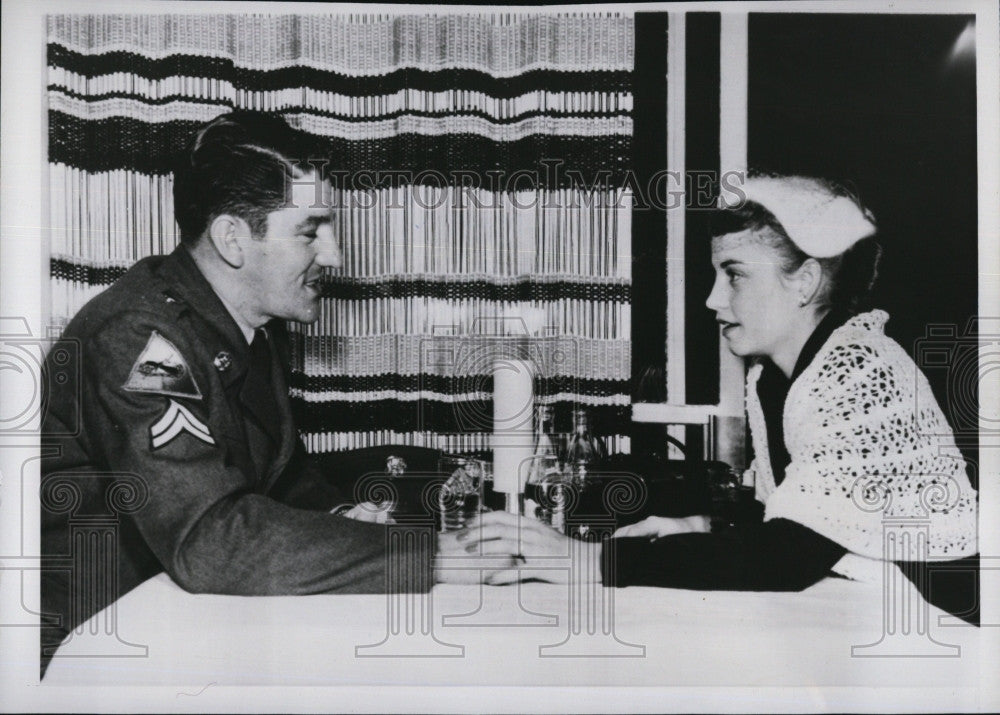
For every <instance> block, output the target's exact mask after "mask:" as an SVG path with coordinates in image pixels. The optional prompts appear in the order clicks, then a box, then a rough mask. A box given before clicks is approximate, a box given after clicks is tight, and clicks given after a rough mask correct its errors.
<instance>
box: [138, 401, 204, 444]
mask: <svg viewBox="0 0 1000 715" xmlns="http://www.w3.org/2000/svg"><path fill="white" fill-rule="evenodd" d="M182 432H187V433H188V434H190V435H191V436H193V437H196V438H197V439H200V440H201V441H202V442H205V443H206V444H213V445H214V444H215V439H214V438H213V437H212V433H211V432H210V431H209V430H208V425H206V424H205V423H204V422H202V421H201V420H199V419H198V418H197V417H195V416H194V414H193V413H192V412H191V410H189V409H188V408H186V407H185V406H184V405H182V404H180V403H179V402H176V401H174V400H171V401H170V404H169V405H168V406H167V411H166V412H165V413H164V414H163V417H161V418H160V419H158V420H157V421H156V422H154V423H153V425H152V426H151V427H150V428H149V436H150V438H151V439H152V444H153V449H159V448H160V447H162V446H163V445H165V444H167V443H169V442H170V441H171V440H173V439H174V437H177V436H178V435H179V434H181V433H182Z"/></svg>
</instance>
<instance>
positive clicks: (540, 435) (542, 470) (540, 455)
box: [528, 405, 559, 484]
mask: <svg viewBox="0 0 1000 715" xmlns="http://www.w3.org/2000/svg"><path fill="white" fill-rule="evenodd" d="M556 439H557V437H556V434H555V418H554V416H553V411H552V405H538V406H537V407H535V447H534V450H533V452H532V457H531V470H530V472H529V473H528V483H529V484H541V483H542V482H543V481H544V480H545V477H546V476H548V475H550V474H553V473H556V474H558V473H559V450H558V449H557V448H556Z"/></svg>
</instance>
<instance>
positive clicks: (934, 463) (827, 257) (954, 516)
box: [468, 177, 978, 613]
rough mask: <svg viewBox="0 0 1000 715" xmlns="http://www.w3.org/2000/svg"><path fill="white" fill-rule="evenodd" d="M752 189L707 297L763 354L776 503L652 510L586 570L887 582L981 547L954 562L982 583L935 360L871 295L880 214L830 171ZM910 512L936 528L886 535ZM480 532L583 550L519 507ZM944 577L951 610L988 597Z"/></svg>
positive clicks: (684, 579) (922, 580) (719, 234)
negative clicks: (906, 340)
mask: <svg viewBox="0 0 1000 715" xmlns="http://www.w3.org/2000/svg"><path fill="white" fill-rule="evenodd" d="M744 192H745V194H746V197H747V201H746V202H745V204H744V205H742V206H740V207H738V208H735V209H729V210H720V211H718V212H717V215H716V216H715V217H714V221H713V238H712V265H713V267H714V268H715V284H714V286H713V289H712V292H711V295H709V297H708V300H707V305H708V307H709V308H710V309H711V310H713V311H715V314H716V319H717V321H718V323H719V325H720V327H721V332H722V336H723V338H724V339H725V340H726V343H727V344H728V347H729V349H730V350H731V351H732V352H733V353H734V354H736V355H739V356H741V357H745V358H749V359H751V360H752V364H751V367H750V369H749V372H748V376H747V414H748V418H749V423H750V429H751V435H752V439H753V448H754V454H755V458H754V461H753V463H752V465H751V467H750V469H751V470H752V471H753V472H754V475H755V483H756V496H757V499H758V500H759V501H760V502H761V503H762V504H763V505H764V521H763V523H760V524H757V525H753V526H745V527H742V528H740V529H737V530H736V531H734V532H730V533H725V534H719V533H709V532H708V520H707V519H706V518H697V517H696V518H689V519H665V518H659V517H652V518H650V519H647V520H646V521H644V522H640V523H639V524H635V525H632V526H629V527H627V528H625V529H622V530H621V531H620V532H619V533H618V534H616V537H617V538H615V539H612V540H610V541H608V542H606V543H605V544H604V546H603V549H602V546H601V545H599V544H593V545H592V546H590V547H588V549H586V550H585V553H586V555H587V558H588V559H589V560H590V564H589V565H588V566H587V567H586V568H582V569H580V571H581V572H583V573H593V574H597V575H599V576H600V577H601V578H602V579H603V581H604V583H605V584H606V585H618V586H625V585H656V586H672V587H678V588H693V589H736V590H799V589H802V588H805V587H807V586H810V585H811V584H813V583H815V582H817V581H819V580H820V579H821V578H823V577H825V576H827V575H829V574H831V572H832V573H837V574H840V575H843V576H846V577H848V578H854V579H859V580H866V581H869V580H873V581H876V582H881V579H882V578H883V566H884V561H885V560H886V559H889V560H892V561H895V562H897V563H898V565H899V566H900V567H901V568H902V569H903V571H904V573H906V574H907V575H908V576H910V578H911V579H913V580H914V581H915V582H916V583H918V585H922V586H925V585H926V584H927V582H928V581H929V578H928V577H927V574H926V572H925V571H924V568H925V566H924V562H931V563H940V562H941V561H949V562H950V561H954V560H958V559H962V558H963V557H969V558H971V559H973V561H971V562H970V564H969V569H967V570H966V571H964V572H962V571H961V570H960V569H957V568H956V567H955V564H954V563H949V564H947V566H948V567H949V570H948V572H947V573H948V574H951V575H952V576H953V577H954V578H952V581H955V580H956V579H958V580H959V581H962V585H964V586H966V587H968V586H970V585H974V583H975V581H974V578H975V576H974V572H973V571H972V569H974V567H975V561H977V560H978V559H977V558H976V557H975V554H976V551H977V540H976V529H977V523H976V521H977V520H976V515H977V495H976V492H975V490H974V489H973V488H972V486H971V485H970V483H969V479H968V477H967V475H966V464H965V462H964V461H963V459H962V457H961V455H960V453H959V451H958V449H957V448H956V446H955V440H954V437H953V435H952V432H951V430H950V428H949V427H948V423H947V422H946V420H945V418H944V415H943V414H942V412H941V409H940V407H939V406H938V404H937V403H936V402H935V400H934V397H933V395H932V394H931V390H930V386H929V385H928V383H927V380H926V378H925V377H924V375H923V374H922V373H921V372H920V371H919V370H918V369H917V367H916V365H915V364H914V363H913V361H912V360H911V359H910V358H909V356H908V355H907V353H906V351H905V350H904V349H903V348H902V347H901V346H900V345H899V344H897V343H896V342H894V341H893V340H891V339H890V338H888V337H886V335H885V333H884V326H885V323H886V321H887V320H888V315H886V313H884V312H883V311H881V310H873V311H870V312H861V309H862V307H863V305H864V303H865V300H866V299H867V297H868V294H869V291H870V289H871V287H872V284H873V283H874V280H875V276H876V269H877V265H878V260H879V256H880V253H881V250H880V248H879V245H878V243H877V242H876V241H875V238H874V235H875V224H874V221H873V219H872V217H871V214H870V213H869V212H868V211H866V210H865V209H864V208H863V207H861V206H860V205H859V203H858V202H857V201H856V200H855V199H854V198H853V197H851V196H850V195H849V194H848V193H847V192H845V191H843V190H840V189H839V188H837V187H835V186H832V185H830V184H829V183H827V182H824V181H821V180H818V179H811V178H805V177H754V178H751V179H748V180H747V182H746V184H745V185H744ZM907 517H914V518H919V519H920V520H921V521H922V523H924V524H925V525H926V524H929V526H927V527H926V529H925V532H923V533H925V534H926V542H919V545H918V542H917V541H914V542H913V548H909V549H906V550H896V551H894V552H887V550H886V545H885V544H886V540H885V539H884V531H885V527H886V524H887V519H889V520H891V519H901V518H902V519H905V518H907ZM468 538H469V539H473V538H474V539H476V541H477V542H480V541H481V542H483V543H482V548H483V550H484V553H504V552H508V553H513V554H523V558H524V559H525V561H526V565H528V566H530V565H531V558H530V554H533V553H541V554H545V553H559V551H558V549H560V548H561V549H562V553H567V552H566V544H565V539H566V537H564V536H562V535H561V534H559V533H557V532H555V531H553V530H552V529H549V528H548V527H546V526H545V525H544V524H541V523H538V522H535V521H533V520H530V519H522V520H521V522H520V525H519V526H518V525H517V524H516V521H515V519H513V518H511V517H510V516H509V515H504V514H487V515H484V517H483V518H482V527H481V531H478V532H474V533H470V534H469V536H468ZM890 543H891V540H890ZM478 548H480V544H479V543H475V544H473V545H472V546H471V547H470V550H475V549H478ZM612 552H613V558H612ZM546 573H547V572H545V571H533V572H532V576H533V577H536V578H543V579H544V578H546V575H545V574H546ZM548 573H549V574H551V576H553V577H559V576H562V574H560V572H556V571H552V572H548ZM918 576H919V578H918ZM563 577H564V576H563ZM503 578H516V573H515V574H513V575H512V574H507V575H506V576H504V577H503ZM933 590H934V592H935V593H934V598H933V599H932V600H934V601H936V602H938V605H941V606H942V607H943V608H946V610H950V611H952V612H959V613H961V612H963V611H966V610H968V609H971V608H972V607H973V606H974V598H973V594H972V593H971V592H970V593H956V592H955V590H956V589H955V588H954V587H951V588H948V587H946V586H945V584H944V579H942V578H940V577H936V579H935V583H934V589H933ZM959 590H968V589H959ZM925 595H927V593H926V592H925ZM965 599H968V600H967V601H966V600H965Z"/></svg>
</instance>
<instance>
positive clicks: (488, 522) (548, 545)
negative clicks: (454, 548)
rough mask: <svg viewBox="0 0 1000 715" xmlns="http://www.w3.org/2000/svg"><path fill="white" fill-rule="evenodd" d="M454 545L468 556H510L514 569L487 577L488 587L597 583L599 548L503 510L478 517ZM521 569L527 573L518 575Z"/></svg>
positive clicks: (499, 571) (599, 569) (599, 560)
mask: <svg viewBox="0 0 1000 715" xmlns="http://www.w3.org/2000/svg"><path fill="white" fill-rule="evenodd" d="M456 538H457V540H458V542H459V543H461V544H465V550H466V552H467V553H470V554H481V555H482V556H483V557H510V558H511V559H512V560H513V561H514V563H513V566H514V568H512V569H507V570H498V571H496V572H495V573H492V574H489V575H488V576H487V577H486V579H485V582H486V583H488V584H491V585H500V584H507V583H514V582H516V581H520V580H521V579H522V578H533V579H538V580H541V581H549V582H550V583H567V582H568V581H569V580H570V578H571V577H572V578H573V580H574V582H599V581H600V580H601V545H600V544H595V543H592V542H587V541H580V540H577V539H571V538H569V537H568V536H563V535H562V534H561V533H559V532H558V531H556V530H555V529H553V528H552V527H551V526H549V525H548V524H545V523H544V522H541V521H538V520H537V519H533V518H531V517H527V516H517V515H515V514H508V513H507V512H503V511H493V512H488V513H486V514H482V515H480V516H479V517H478V518H477V519H475V520H474V521H473V522H472V523H471V524H470V525H469V527H468V528H467V529H465V530H464V531H462V532H459V533H458V536H457V537H456ZM522 569H524V570H525V571H527V573H525V574H522V571H521V570H522Z"/></svg>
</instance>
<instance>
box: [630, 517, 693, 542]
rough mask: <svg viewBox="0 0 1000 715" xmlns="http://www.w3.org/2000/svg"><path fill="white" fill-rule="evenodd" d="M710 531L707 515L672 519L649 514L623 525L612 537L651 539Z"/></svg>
mask: <svg viewBox="0 0 1000 715" xmlns="http://www.w3.org/2000/svg"><path fill="white" fill-rule="evenodd" d="M709 531H711V523H710V522H709V519H708V517H707V516H705V515H703V514H699V515H697V516H685V517H683V518H681V519H674V518H670V517H666V516H650V517H647V518H645V519H643V520H642V521H638V522H636V523H635V524H629V525H628V526H623V527H622V528H620V529H619V530H618V531H616V532H615V533H614V534H612V538H615V539H619V538H625V537H639V536H645V537H648V538H649V539H650V540H651V541H652V540H654V539H659V538H661V537H663V536H670V535H671V534H691V533H707V532H709Z"/></svg>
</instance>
